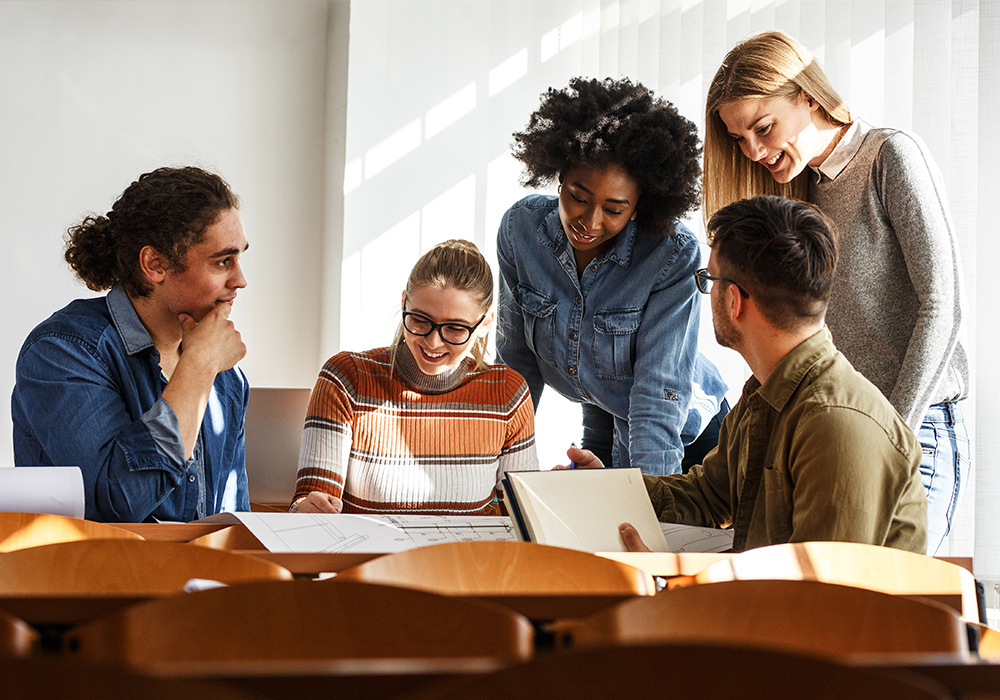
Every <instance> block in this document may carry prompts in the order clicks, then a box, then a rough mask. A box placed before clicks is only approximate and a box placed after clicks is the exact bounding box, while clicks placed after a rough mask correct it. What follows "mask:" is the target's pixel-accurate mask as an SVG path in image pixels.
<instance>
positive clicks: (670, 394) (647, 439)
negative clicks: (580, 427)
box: [628, 237, 701, 475]
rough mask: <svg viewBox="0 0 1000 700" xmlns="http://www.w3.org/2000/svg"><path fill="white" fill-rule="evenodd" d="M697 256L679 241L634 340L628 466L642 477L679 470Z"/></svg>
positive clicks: (687, 241)
mask: <svg viewBox="0 0 1000 700" xmlns="http://www.w3.org/2000/svg"><path fill="white" fill-rule="evenodd" d="M700 262H701V251H700V250H699V248H698V243H697V241H696V240H695V239H694V238H691V237H685V238H684V240H683V242H682V244H680V245H679V246H678V250H677V254H676V255H675V256H674V258H673V259H672V260H671V261H670V264H668V265H666V266H665V267H664V270H663V272H662V273H661V276H660V279H659V280H657V283H656V285H655V286H654V288H653V290H652V292H651V293H650V295H649V300H648V302H647V304H646V308H645V310H644V312H643V316H642V323H641V324H640V326H639V330H638V333H637V336H636V348H635V366H634V368H633V382H632V390H631V392H630V394H629V407H628V412H629V416H628V425H629V461H630V463H631V465H632V466H633V467H639V468H640V469H642V471H643V473H644V474H654V475H655V474H675V473H678V472H680V470H681V460H682V459H683V457H684V444H683V441H682V439H681V429H682V428H683V427H684V425H685V424H686V423H687V420H688V415H687V414H688V405H689V404H690V402H691V391H692V380H693V377H694V368H695V359H696V357H697V354H698V326H699V323H700V304H701V300H700V299H699V294H698V291H697V288H696V287H695V283H694V276H693V274H694V271H695V270H696V269H697V267H698V265H699V264H700Z"/></svg>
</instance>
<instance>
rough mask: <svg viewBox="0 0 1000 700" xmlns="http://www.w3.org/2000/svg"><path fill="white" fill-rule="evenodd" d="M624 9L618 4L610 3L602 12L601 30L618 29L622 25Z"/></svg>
mask: <svg viewBox="0 0 1000 700" xmlns="http://www.w3.org/2000/svg"><path fill="white" fill-rule="evenodd" d="M621 13H622V8H621V5H619V4H618V3H617V2H613V3H610V4H609V5H607V6H606V7H604V8H603V9H602V10H601V30H602V31H605V32H607V31H610V30H612V29H617V28H618V25H619V24H620V23H621Z"/></svg>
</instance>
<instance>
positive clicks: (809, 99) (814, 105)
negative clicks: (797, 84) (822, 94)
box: [799, 90, 819, 112]
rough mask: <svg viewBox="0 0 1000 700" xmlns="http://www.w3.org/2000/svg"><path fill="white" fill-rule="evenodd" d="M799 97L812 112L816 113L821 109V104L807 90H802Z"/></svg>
mask: <svg viewBox="0 0 1000 700" xmlns="http://www.w3.org/2000/svg"><path fill="white" fill-rule="evenodd" d="M799 96H800V97H801V99H802V101H803V102H804V103H805V106H806V107H807V108H808V109H809V111H810V112H815V111H816V110H817V109H819V102H818V101H817V100H816V99H814V98H813V96H812V95H810V94H809V93H808V92H806V91H805V90H800V91H799Z"/></svg>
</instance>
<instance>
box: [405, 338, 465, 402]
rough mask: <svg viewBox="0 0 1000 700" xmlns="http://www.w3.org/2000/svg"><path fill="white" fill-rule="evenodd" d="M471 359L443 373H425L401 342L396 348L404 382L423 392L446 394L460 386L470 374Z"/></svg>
mask: <svg viewBox="0 0 1000 700" xmlns="http://www.w3.org/2000/svg"><path fill="white" fill-rule="evenodd" d="M470 366H471V360H469V359H468V358H466V359H464V360H462V361H461V362H459V363H458V364H457V365H456V366H454V367H452V368H451V369H449V370H448V371H447V372H443V373H441V374H433V375H432V374H424V372H422V371H421V370H420V367H419V366H418V365H417V361H416V359H415V358H414V357H413V354H412V353H411V352H410V348H409V346H408V345H407V344H406V343H405V342H401V343H400V344H399V347H398V348H397V349H396V371H397V372H399V376H400V377H401V378H402V379H403V381H404V382H406V383H407V384H409V385H410V386H411V387H413V388H414V389H416V390H417V391H419V392H421V393H423V394H446V393H448V392H449V391H451V390H452V389H455V388H456V387H458V385H459V384H461V383H462V382H463V381H464V380H465V378H466V377H467V376H468V375H469V368H470Z"/></svg>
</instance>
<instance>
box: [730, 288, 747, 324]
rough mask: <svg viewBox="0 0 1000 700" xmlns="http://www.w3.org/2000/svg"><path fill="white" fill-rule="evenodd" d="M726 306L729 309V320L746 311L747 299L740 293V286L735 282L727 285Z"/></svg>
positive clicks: (733, 319)
mask: <svg viewBox="0 0 1000 700" xmlns="http://www.w3.org/2000/svg"><path fill="white" fill-rule="evenodd" d="M726 307H727V308H728V309H729V320H731V321H735V320H736V319H738V318H739V317H740V316H742V315H743V314H744V313H746V309H747V299H744V298H743V295H742V294H740V288H739V287H737V286H736V285H735V284H730V285H727V286H726Z"/></svg>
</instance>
